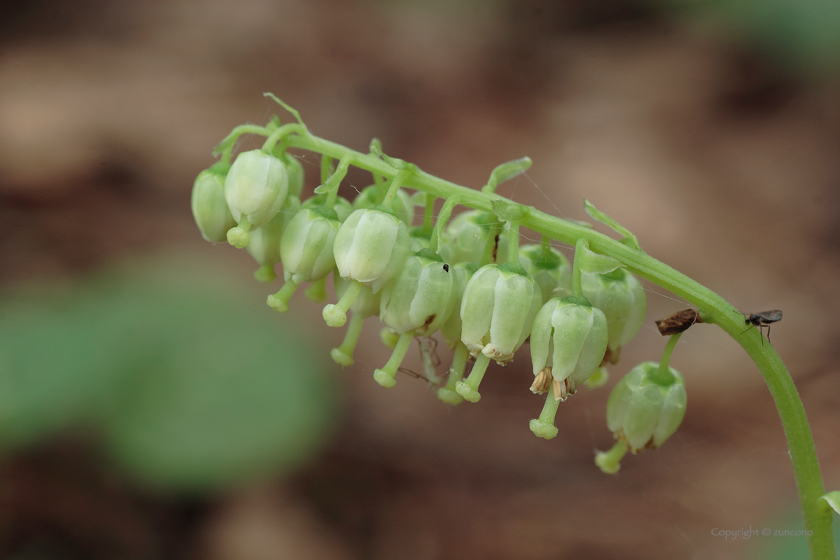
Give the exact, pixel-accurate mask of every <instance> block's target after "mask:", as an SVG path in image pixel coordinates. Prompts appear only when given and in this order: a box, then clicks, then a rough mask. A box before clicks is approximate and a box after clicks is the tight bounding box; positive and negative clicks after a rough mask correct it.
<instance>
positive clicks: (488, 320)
mask: <svg viewBox="0 0 840 560" xmlns="http://www.w3.org/2000/svg"><path fill="white" fill-rule="evenodd" d="M541 305H542V294H541V293H540V288H539V286H537V285H536V284H535V283H534V279H533V278H531V277H530V276H527V275H524V274H520V273H518V272H514V271H512V270H510V269H509V268H508V267H507V266H506V265H495V264H490V265H486V266H483V267H481V268H480V269H478V271H477V272H476V273H475V274H474V275H473V277H472V278H470V281H469V282H468V283H467V287H466V288H465V289H464V296H463V300H462V301H461V323H462V324H461V341H462V342H463V343H464V344H465V345H466V347H467V348H468V349H469V351H470V354H472V355H473V356H476V355H477V354H479V353H482V354H484V355H485V356H487V357H488V358H491V359H493V360H495V361H496V362H497V363H500V364H503V363H505V362H509V361H511V360H512V359H513V353H514V352H515V351H516V350H517V349H518V348H519V347H520V346H521V345H522V343H523V342H525V339H526V338H528V335H529V334H531V325H532V324H533V322H534V317H535V316H536V314H537V312H538V311H539V309H540V306H541Z"/></svg>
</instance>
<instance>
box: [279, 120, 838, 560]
mask: <svg viewBox="0 0 840 560" xmlns="http://www.w3.org/2000/svg"><path fill="white" fill-rule="evenodd" d="M285 126H291V125H285ZM281 128H285V127H281ZM287 142H288V145H289V146H290V147H296V148H302V149H306V150H311V151H314V152H318V153H321V154H326V155H328V156H330V157H336V158H341V157H342V156H344V155H347V154H353V155H354V156H355V163H354V165H356V166H357V167H359V168H361V169H365V170H367V171H369V172H371V173H376V174H379V175H381V176H383V177H386V178H393V177H395V176H396V175H397V174H398V173H402V170H401V171H397V170H395V169H394V168H393V167H392V166H390V165H389V164H387V163H385V162H384V161H383V160H382V159H380V158H379V157H377V156H374V155H370V154H362V153H360V152H356V151H353V150H350V149H349V148H346V147H344V146H342V145H340V144H336V143H334V142H330V141H328V140H324V139H323V138H318V137H316V136H313V135H311V134H309V133H308V132H306V131H305V130H303V131H301V132H298V133H297V134H293V135H291V136H289V137H288V138H287ZM404 179H405V183H404V186H405V187H407V188H413V189H417V190H421V191H423V192H426V193H429V194H432V195H434V196H436V197H438V198H444V199H446V198H449V197H451V196H454V195H458V196H459V197H460V204H462V205H464V206H468V207H470V208H474V209H476V210H481V211H484V212H490V211H492V210H493V202H494V201H505V200H506V199H504V198H503V197H500V196H499V195H497V194H495V193H488V192H481V191H478V190H474V189H470V188H467V187H463V186H460V185H456V184H455V183H452V182H450V181H445V180H443V179H440V178H438V177H435V176H433V175H430V174H428V173H426V172H424V171H422V170H420V169H414V170H413V172H412V173H411V174H410V175H409V176H405V177H404ZM521 225H522V226H525V227H527V228H529V229H531V230H533V231H535V232H536V233H538V234H542V235H547V236H549V237H550V238H551V239H554V240H556V241H559V242H562V243H566V244H569V245H575V244H576V243H577V242H578V240H586V242H587V243H588V244H589V247H590V249H591V250H593V251H595V252H596V253H600V254H603V255H607V256H610V257H612V258H614V259H617V260H618V261H619V262H621V263H622V264H623V265H624V266H625V267H626V270H627V271H629V272H632V273H634V274H636V275H638V276H640V277H642V278H645V279H646V280H649V281H651V282H653V283H655V284H658V285H659V286H661V287H663V288H665V289H667V290H670V291H671V292H672V293H674V294H675V295H677V296H678V297H681V298H683V299H685V300H686V301H688V302H689V303H691V304H692V305H694V306H695V307H696V308H697V309H698V311H699V312H700V314H701V316H702V317H703V318H704V319H703V322H704V323H705V322H710V323H715V324H717V325H718V326H719V327H720V328H721V329H723V330H724V331H725V332H726V333H727V334H729V335H730V336H731V337H732V338H733V339H734V340H735V341H736V342H737V343H738V344H740V345H741V347H742V348H744V350H745V351H746V352H747V354H748V355H749V356H750V358H751V359H752V360H753V362H754V363H755V364H756V366H757V367H758V370H759V372H760V373H761V375H762V377H763V378H764V381H765V383H766V384H767V387H768V389H769V390H770V394H771V395H772V397H773V401H774V403H775V405H776V409H777V410H778V412H779V418H780V419H781V422H782V427H783V428H784V432H785V437H786V439H787V443H788V449H789V450H790V458H791V461H792V463H793V471H794V477H795V479H796V484H797V489H798V491H799V497H800V503H801V505H802V510H803V513H804V516H805V528H806V529H807V530H808V531H810V532H811V535H810V536H809V538H808V544H809V547H810V549H811V557H812V558H813V559H815V560H827V559H833V558H835V556H834V540H833V536H832V534H831V516H830V515H827V514H826V513H825V512H824V511H822V510H821V509H820V507H819V506H818V500H819V498H820V497H821V496H822V495H823V494H825V488H824V486H823V482H822V475H821V474H820V468H819V462H818V461H817V454H816V450H815V448H814V440H813V437H812V435H811V429H810V426H809V425H808V419H807V417H806V415H805V409H804V407H803V405H802V401H801V400H800V398H799V394H798V392H797V390H796V387H795V386H794V384H793V380H792V379H791V377H790V374H789V373H788V371H787V369H786V368H785V366H784V364H783V363H782V360H781V359H780V358H779V355H778V354H777V353H776V350H775V349H774V348H773V347H772V346H771V345H769V344H765V345H762V344H761V337H760V335H759V334H758V330H757V329H751V330H749V331H747V332H745V333H742V331H743V327H744V318H743V315H741V313H740V312H739V311H738V310H737V309H736V308H735V307H734V306H732V305H731V304H729V303H728V302H727V301H726V300H724V299H723V298H722V297H720V296H719V295H717V294H716V293H714V292H713V291H712V290H710V289H708V288H706V287H705V286H703V285H701V284H699V283H697V282H696V281H694V280H692V279H691V278H689V277H687V276H686V275H684V274H682V273H680V272H678V271H676V270H674V269H673V268H671V267H669V266H668V265H666V264H664V263H662V262H660V261H658V260H656V259H655V258H653V257H651V256H650V255H648V254H647V253H645V252H643V251H641V250H639V249H636V248H634V247H632V246H629V245H625V244H622V243H621V242H619V241H618V240H616V239H613V238H611V237H609V236H607V235H604V234H602V233H600V232H597V231H595V230H593V229H590V228H587V227H584V226H582V225H579V224H576V223H574V222H570V221H567V220H563V219H561V218H558V217H556V216H551V215H549V214H546V213H544V212H541V211H539V210H537V209H535V208H530V209H529V212H528V213H527V215H526V216H525V217H524V218H523V219H522V221H521ZM707 318H708V320H707ZM476 365H478V364H476Z"/></svg>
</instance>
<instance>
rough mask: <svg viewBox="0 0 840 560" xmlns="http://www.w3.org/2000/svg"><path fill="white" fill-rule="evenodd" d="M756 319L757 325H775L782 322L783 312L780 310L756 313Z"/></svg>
mask: <svg viewBox="0 0 840 560" xmlns="http://www.w3.org/2000/svg"><path fill="white" fill-rule="evenodd" d="M754 317H755V322H756V323H761V324H763V325H766V324H769V323H775V322H776V321H781V320H782V312H781V310H779V309H771V310H770V311H762V312H761V313H755V314H754Z"/></svg>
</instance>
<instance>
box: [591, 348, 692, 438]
mask: <svg viewBox="0 0 840 560" xmlns="http://www.w3.org/2000/svg"><path fill="white" fill-rule="evenodd" d="M668 370H669V372H670V375H669V376H667V379H665V380H663V379H661V378H662V376H661V375H660V372H659V364H658V363H656V362H643V363H641V364H639V365H637V366H636V367H634V368H633V369H631V370H630V372H629V373H628V374H627V375H625V376H624V379H622V380H621V381H619V383H618V385H616V386H615V388H614V389H613V390H612V393H610V398H609V400H608V401H607V426H608V427H609V429H610V430H611V431H612V432H613V433H614V434H615V437H616V438H617V439H619V440H621V441H623V442H625V443H626V444H627V445H628V446H629V447H630V449H631V451H633V452H634V453H635V452H636V451H638V450H639V449H643V448H645V447H652V448H656V447H659V446H660V445H662V443H663V442H664V441H665V440H666V439H668V437H669V436H670V435H671V434H673V433H674V432H675V431H676V430H677V428H678V427H679V425H680V422H682V419H683V416H685V407H686V394H685V385H684V382H683V378H682V376H681V375H680V373H679V372H678V371H677V370H675V369H674V368H670V367H669V368H668Z"/></svg>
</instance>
